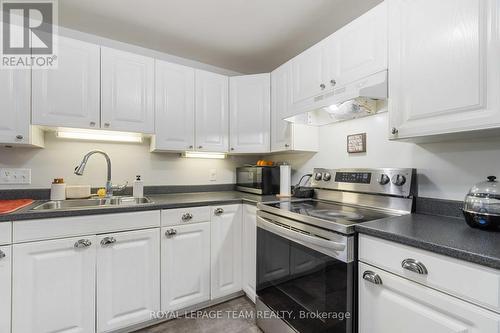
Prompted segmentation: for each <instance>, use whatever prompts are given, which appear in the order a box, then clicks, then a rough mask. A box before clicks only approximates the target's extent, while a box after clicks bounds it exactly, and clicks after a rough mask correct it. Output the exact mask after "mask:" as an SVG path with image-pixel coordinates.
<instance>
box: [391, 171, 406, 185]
mask: <svg viewBox="0 0 500 333" xmlns="http://www.w3.org/2000/svg"><path fill="white" fill-rule="evenodd" d="M392 183H393V184H394V185H396V186H403V185H404V184H405V183H406V177H405V176H403V175H399V174H398V175H395V176H394V177H392Z"/></svg>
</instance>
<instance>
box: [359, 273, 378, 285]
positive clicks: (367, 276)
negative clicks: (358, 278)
mask: <svg viewBox="0 0 500 333" xmlns="http://www.w3.org/2000/svg"><path fill="white" fill-rule="evenodd" d="M363 279H364V280H366V281H368V282H371V283H373V284H382V279H381V278H380V276H379V275H378V274H376V273H375V272H372V271H365V272H364V273H363Z"/></svg>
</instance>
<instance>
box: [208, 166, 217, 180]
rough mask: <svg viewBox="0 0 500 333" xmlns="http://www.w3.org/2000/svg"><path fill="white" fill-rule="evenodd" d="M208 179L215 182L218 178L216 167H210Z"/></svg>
mask: <svg viewBox="0 0 500 333" xmlns="http://www.w3.org/2000/svg"><path fill="white" fill-rule="evenodd" d="M208 180H209V181H211V182H215V181H216V180H217V170H216V169H210V170H209V171H208Z"/></svg>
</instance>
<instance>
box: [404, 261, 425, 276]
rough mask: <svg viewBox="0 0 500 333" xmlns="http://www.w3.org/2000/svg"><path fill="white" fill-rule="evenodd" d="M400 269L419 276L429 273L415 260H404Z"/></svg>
mask: <svg viewBox="0 0 500 333" xmlns="http://www.w3.org/2000/svg"><path fill="white" fill-rule="evenodd" d="M401 267H403V268H404V269H407V270H409V271H411V272H413V273H417V274H420V275H427V274H428V273H429V272H428V271H427V268H426V267H425V265H424V264H422V263H421V262H420V261H418V260H415V259H410V258H408V259H405V260H403V261H402V262H401Z"/></svg>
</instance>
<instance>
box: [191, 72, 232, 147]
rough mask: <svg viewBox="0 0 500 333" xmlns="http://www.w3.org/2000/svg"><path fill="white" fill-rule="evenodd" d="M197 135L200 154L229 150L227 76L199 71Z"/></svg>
mask: <svg viewBox="0 0 500 333" xmlns="http://www.w3.org/2000/svg"><path fill="white" fill-rule="evenodd" d="M195 81H196V83H195V96H196V97H195V132H196V144H195V148H196V150H198V151H206V152H227V151H228V150H229V96H228V94H229V92H228V90H229V79H228V77H227V76H224V75H220V74H216V73H211V72H206V71H202V70H196V72H195Z"/></svg>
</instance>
